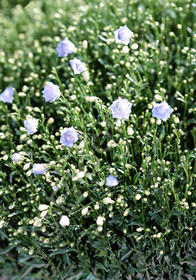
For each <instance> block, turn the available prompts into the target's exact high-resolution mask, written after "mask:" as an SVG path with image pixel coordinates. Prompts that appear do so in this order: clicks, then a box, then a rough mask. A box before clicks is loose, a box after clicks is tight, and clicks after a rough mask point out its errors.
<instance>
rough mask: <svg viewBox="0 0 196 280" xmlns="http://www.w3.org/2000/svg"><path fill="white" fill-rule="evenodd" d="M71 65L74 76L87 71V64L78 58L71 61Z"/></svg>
mask: <svg viewBox="0 0 196 280" xmlns="http://www.w3.org/2000/svg"><path fill="white" fill-rule="evenodd" d="M69 63H70V65H71V68H72V70H73V71H74V74H80V73H82V72H83V71H85V70H86V64H85V63H84V62H82V61H80V60H79V59H77V58H74V59H71V60H70V61H69Z"/></svg>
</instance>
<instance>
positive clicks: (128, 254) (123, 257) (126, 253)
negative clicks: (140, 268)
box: [121, 249, 133, 261]
mask: <svg viewBox="0 0 196 280" xmlns="http://www.w3.org/2000/svg"><path fill="white" fill-rule="evenodd" d="M132 252H133V249H131V250H127V251H126V252H125V253H124V255H123V256H122V257H121V261H124V260H126V259H127V258H128V257H129V256H130V255H131V253H132Z"/></svg>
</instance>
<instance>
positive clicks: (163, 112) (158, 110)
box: [152, 101, 174, 122]
mask: <svg viewBox="0 0 196 280" xmlns="http://www.w3.org/2000/svg"><path fill="white" fill-rule="evenodd" d="M153 106H154V107H153V109H152V116H153V117H155V118H157V119H161V120H163V121H164V122H165V121H166V120H167V119H168V118H169V117H170V114H171V113H172V112H173V111H174V110H173V109H172V108H171V107H170V106H169V105H168V104H167V102H166V101H163V102H161V103H154V104H153Z"/></svg>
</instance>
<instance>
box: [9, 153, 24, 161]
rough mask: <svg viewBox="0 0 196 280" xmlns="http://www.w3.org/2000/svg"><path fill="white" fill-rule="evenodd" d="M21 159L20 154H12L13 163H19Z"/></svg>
mask: <svg viewBox="0 0 196 280" xmlns="http://www.w3.org/2000/svg"><path fill="white" fill-rule="evenodd" d="M22 159H23V156H21V155H20V154H18V153H14V154H13V155H12V160H13V161H14V162H19V161H21V160H22Z"/></svg>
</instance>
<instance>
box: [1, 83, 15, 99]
mask: <svg viewBox="0 0 196 280" xmlns="http://www.w3.org/2000/svg"><path fill="white" fill-rule="evenodd" d="M13 96H14V89H13V88H12V87H6V89H5V90H4V91H3V92H2V93H1V94H0V100H1V101H3V102H4V103H12V102H13Z"/></svg>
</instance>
